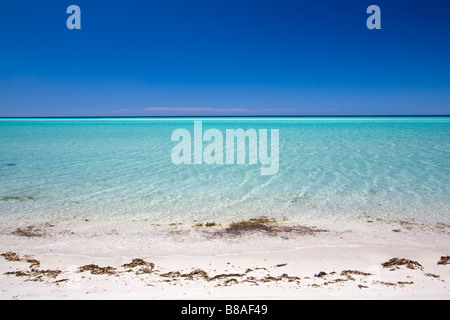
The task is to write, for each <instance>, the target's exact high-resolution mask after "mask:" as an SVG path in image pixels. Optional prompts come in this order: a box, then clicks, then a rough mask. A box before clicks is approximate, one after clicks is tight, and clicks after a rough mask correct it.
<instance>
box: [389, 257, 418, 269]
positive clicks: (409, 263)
mask: <svg viewBox="0 0 450 320" xmlns="http://www.w3.org/2000/svg"><path fill="white" fill-rule="evenodd" d="M381 265H382V266H383V267H384V268H391V267H397V266H406V267H407V268H408V269H411V270H416V269H420V270H423V267H422V265H421V264H420V263H418V262H417V261H413V260H408V259H399V258H392V259H391V260H389V261H387V262H384V263H382V264H381Z"/></svg>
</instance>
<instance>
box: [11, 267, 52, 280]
mask: <svg viewBox="0 0 450 320" xmlns="http://www.w3.org/2000/svg"><path fill="white" fill-rule="evenodd" d="M60 273H61V271H60V270H38V269H31V270H30V271H12V272H6V273H5V275H14V276H16V277H28V278H29V279H28V281H43V279H42V278H43V277H47V278H51V279H54V278H56V277H58V276H59V275H60Z"/></svg>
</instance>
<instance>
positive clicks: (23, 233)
mask: <svg viewBox="0 0 450 320" xmlns="http://www.w3.org/2000/svg"><path fill="white" fill-rule="evenodd" d="M42 227H43V228H53V227H54V225H52V224H50V223H45V224H44V225H42ZM11 235H14V236H18V237H26V238H43V237H47V236H49V234H48V233H47V232H46V231H45V230H42V229H41V228H38V227H36V226H28V227H26V228H17V229H16V230H15V231H13V232H11Z"/></svg>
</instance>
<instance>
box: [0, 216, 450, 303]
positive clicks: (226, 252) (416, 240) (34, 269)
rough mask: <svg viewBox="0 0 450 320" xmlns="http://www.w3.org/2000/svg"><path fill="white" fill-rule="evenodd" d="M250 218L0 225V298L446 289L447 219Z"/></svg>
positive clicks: (384, 293)
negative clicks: (307, 221) (322, 221)
mask: <svg viewBox="0 0 450 320" xmlns="http://www.w3.org/2000/svg"><path fill="white" fill-rule="evenodd" d="M259 221H260V222H261V221H262V222H264V223H265V224H264V225H265V226H266V227H267V228H266V227H264V228H263V227H262V226H261V225H256V229H252V228H250V229H245V228H244V229H243V230H239V231H240V232H239V233H230V232H227V233H226V236H223V234H222V235H221V234H220V233H218V231H219V230H221V231H222V232H223V231H224V230H227V228H230V226H228V227H227V226H219V225H214V226H211V227H206V226H205V225H203V226H202V227H194V226H190V228H186V227H185V226H183V225H182V224H181V225H180V224H178V225H171V226H159V227H154V228H153V229H152V230H154V232H153V233H149V230H148V229H145V228H143V229H142V230H140V232H139V230H135V229H129V226H127V227H128V229H124V230H128V231H129V232H128V233H126V232H124V231H123V230H118V231H116V232H111V230H109V232H106V233H105V232H104V231H105V230H97V232H93V230H96V228H98V226H96V225H95V224H94V226H91V228H92V229H90V228H89V226H88V225H90V223H89V222H86V224H85V225H84V227H80V226H79V225H78V224H71V226H72V227H73V229H71V230H70V231H69V230H68V229H66V228H68V227H69V225H67V224H66V225H64V224H62V225H53V224H50V223H47V224H45V223H44V224H42V225H41V226H36V227H35V229H26V228H24V227H22V229H20V228H17V229H18V230H22V231H30V232H31V233H30V234H28V236H26V232H25V233H22V234H21V233H15V234H13V233H14V231H11V230H12V229H11V228H9V229H8V228H5V227H4V226H3V228H2V229H3V232H1V233H0V240H1V242H0V243H1V244H0V254H3V256H2V257H0V284H1V286H0V287H1V288H2V289H1V290H0V299H111V298H112V299H114V298H118V299H194V300H195V299H230V298H233V299H315V298H320V299H352V298H356V299H378V298H379V299H386V298H387V299H417V298H420V299H427V298H430V299H435V298H439V299H450V286H449V283H450V272H449V270H450V269H449V268H450V267H449V266H448V265H447V263H448V261H447V260H445V258H446V257H448V256H449V255H450V246H449V245H448V244H449V243H450V227H449V226H447V225H443V224H440V225H424V224H419V223H416V222H406V221H396V222H393V221H391V222H387V221H375V220H374V221H372V220H367V221H365V222H364V224H362V225H361V224H359V225H358V228H356V229H354V228H352V229H351V230H350V229H348V228H345V227H344V228H343V226H345V224H343V226H335V227H333V228H327V230H326V231H325V230H324V229H322V228H323V227H324V226H317V227H316V226H308V227H305V226H302V227H304V228H306V229H300V228H297V229H295V228H294V227H295V225H293V224H292V223H291V224H289V223H286V222H280V223H278V222H273V221H272V220H259ZM368 221H370V222H368ZM247 222H248V221H247ZM79 223H81V222H79ZM272 223H273V225H272ZM361 223H362V222H361ZM82 225H83V224H82ZM250 225H251V226H253V227H255V226H254V225H252V224H250ZM75 226H76V227H75ZM248 226H249V225H248V224H247V225H246V227H248ZM268 226H273V227H274V228H275V229H271V228H269V227H268ZM363 226H364V227H363ZM44 227H45V228H44ZM115 227H117V226H115ZM297 227H300V226H297ZM284 228H285V229H284ZM130 230H133V232H134V233H133V232H130ZM274 230H275V231H276V232H273V231H274ZM16 231H17V230H16ZM37 231H41V232H43V231H46V232H47V233H42V234H40V233H38V232H37ZM228 231H230V230H228ZM288 231H289V232H288ZM33 232H35V233H33ZM8 254H9V255H8ZM442 258H444V261H445V264H438V262H439V261H440V259H442ZM392 259H394V260H392ZM395 259H396V260H395ZM390 261H391V266H390V267H384V266H383V264H389V262H390ZM392 261H394V263H393V264H392Z"/></svg>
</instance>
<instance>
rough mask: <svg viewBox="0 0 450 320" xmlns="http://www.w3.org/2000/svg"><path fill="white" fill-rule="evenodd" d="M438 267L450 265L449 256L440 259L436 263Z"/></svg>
mask: <svg viewBox="0 0 450 320" xmlns="http://www.w3.org/2000/svg"><path fill="white" fill-rule="evenodd" d="M437 264H439V265H447V264H450V256H446V257H441V260H439V262H438V263H437Z"/></svg>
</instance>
